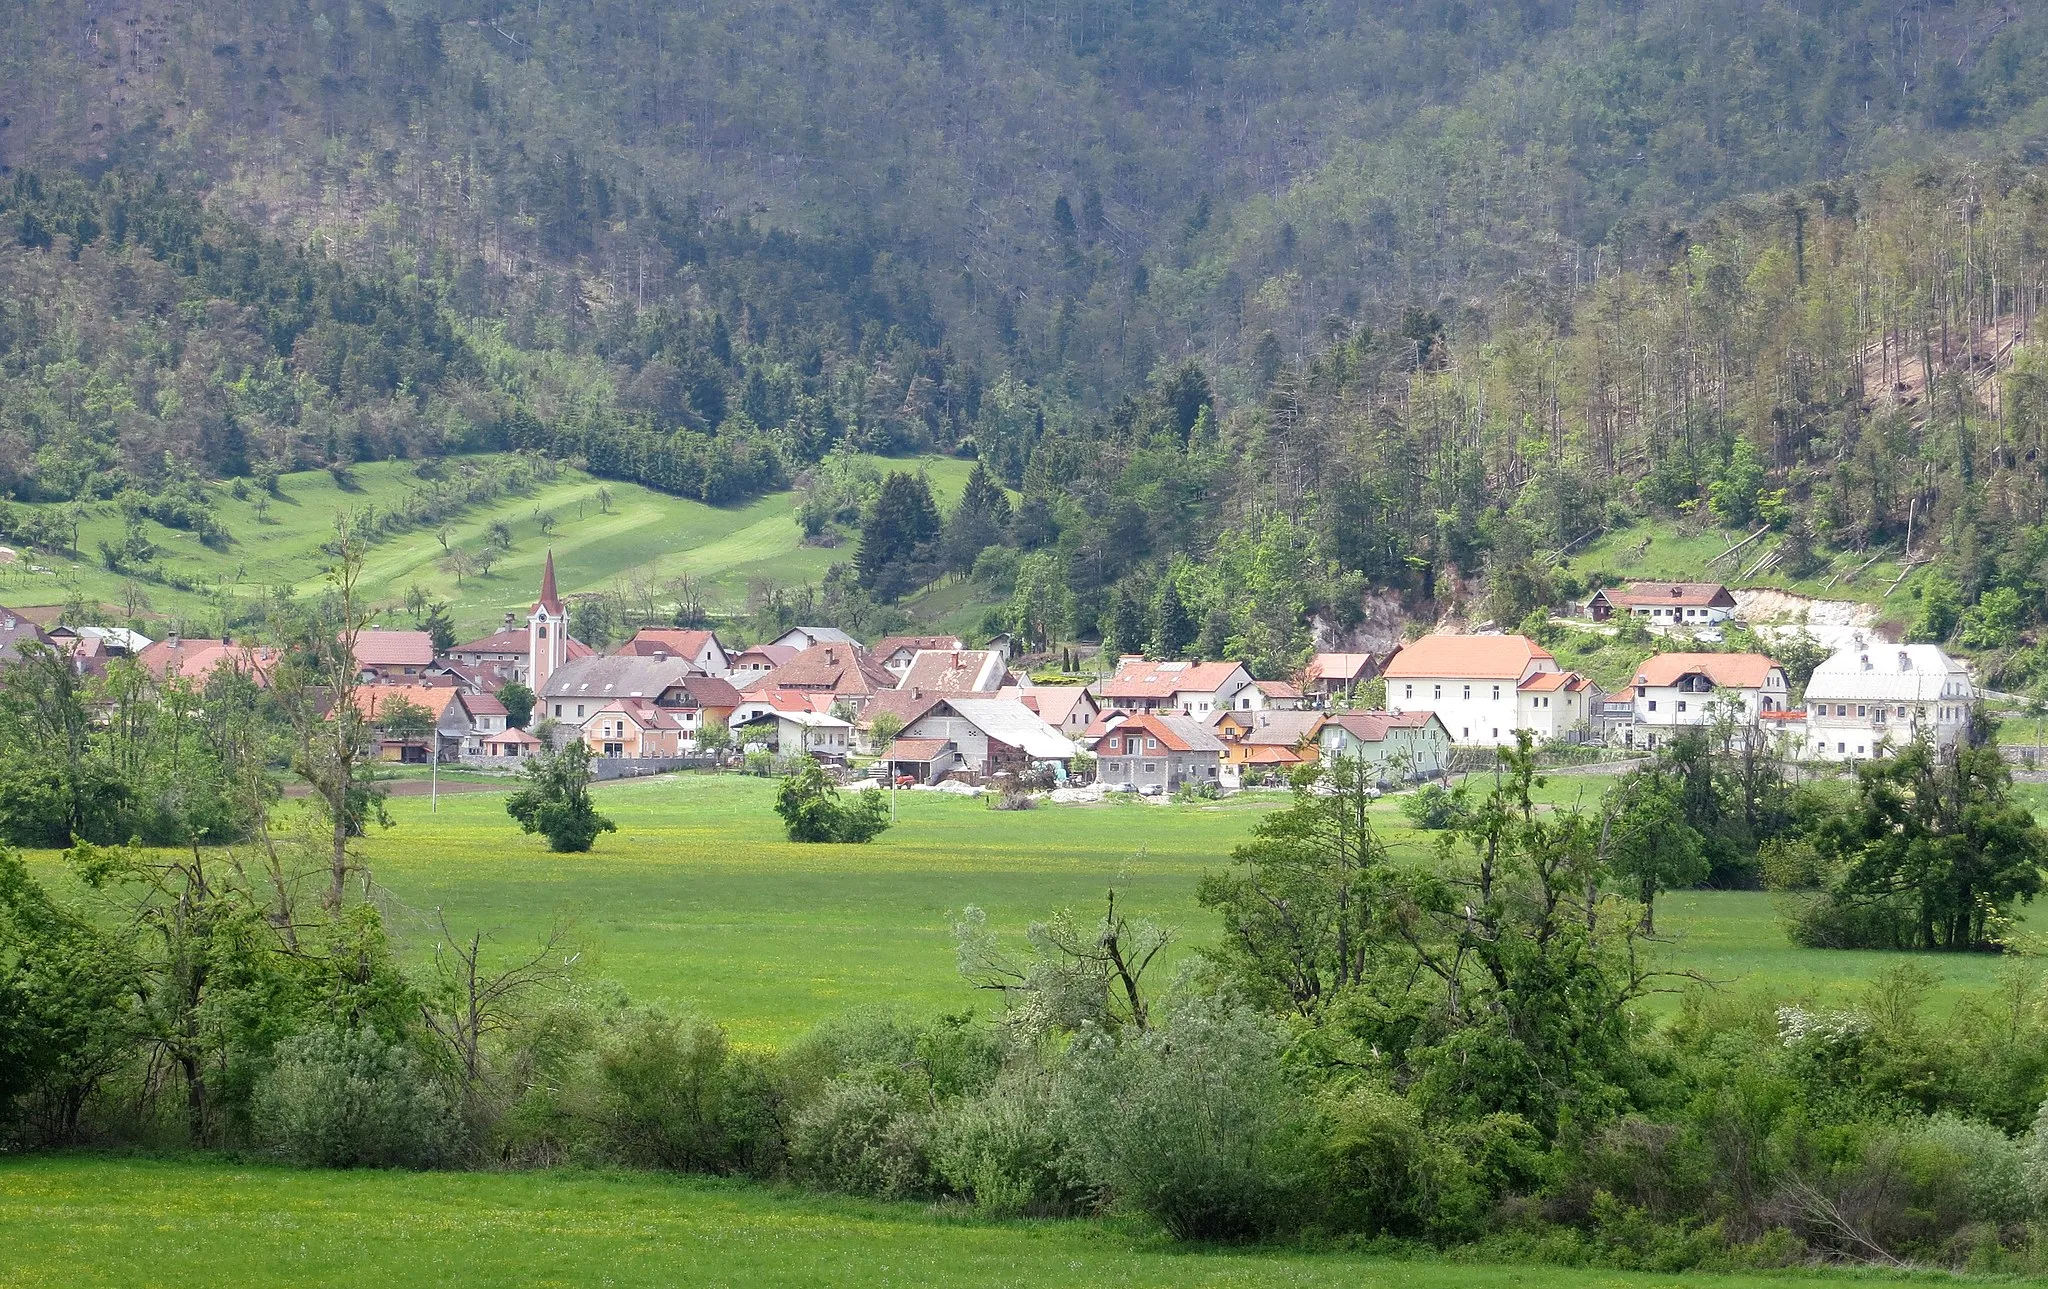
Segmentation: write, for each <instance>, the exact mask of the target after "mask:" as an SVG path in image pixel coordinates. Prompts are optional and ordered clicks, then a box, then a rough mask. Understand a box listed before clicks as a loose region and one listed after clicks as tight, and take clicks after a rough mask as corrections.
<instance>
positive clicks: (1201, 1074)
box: [1069, 1000, 1303, 1240]
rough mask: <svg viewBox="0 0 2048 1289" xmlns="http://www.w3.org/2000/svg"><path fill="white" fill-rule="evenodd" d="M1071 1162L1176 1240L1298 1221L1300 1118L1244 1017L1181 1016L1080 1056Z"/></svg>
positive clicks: (1229, 1012)
mask: <svg viewBox="0 0 2048 1289" xmlns="http://www.w3.org/2000/svg"><path fill="white" fill-rule="evenodd" d="M1072 1086H1073V1094H1072V1097H1071V1100H1070V1103H1069V1104H1070V1107H1071V1114H1072V1116H1073V1122H1074V1140H1075V1143H1076V1148H1077V1154H1078V1156H1079V1158H1080V1160H1081V1162H1082V1164H1083V1165H1084V1168H1085V1170H1086V1175H1087V1177H1088V1178H1089V1180H1091V1181H1092V1182H1095V1183H1096V1184H1098V1185H1100V1186H1101V1187H1103V1188H1104V1189H1105V1190H1107V1191H1108V1193H1109V1194H1110V1196H1111V1198H1112V1199H1113V1200H1114V1202H1116V1203H1118V1204H1121V1205H1124V1206H1127V1207H1129V1208H1132V1209H1134V1210H1136V1211H1138V1212H1141V1213H1144V1214H1146V1215H1148V1216H1150V1217H1152V1218H1153V1219H1155V1220H1156V1221H1158V1222H1159V1224H1160V1225H1162V1226H1164V1227H1165V1228H1166V1230H1167V1231H1168V1232H1169V1233H1171V1234H1172V1235H1173V1236H1174V1237H1175V1238H1176V1239H1182V1240H1239V1239H1246V1238H1250V1237H1254V1236H1259V1235H1263V1234H1266V1233H1269V1232H1272V1231H1276V1230H1279V1229H1281V1228H1282V1227H1285V1226H1287V1225H1289V1224H1290V1223H1292V1222H1294V1221H1296V1220H1298V1218H1299V1216H1300V1214H1299V1212H1298V1208H1297V1206H1296V1205H1295V1203H1294V1201H1295V1199H1296V1197H1297V1194H1298V1191H1299V1189H1300V1187H1299V1186H1298V1179H1297V1177H1296V1175H1295V1169H1296V1167H1297V1165H1296V1162H1295V1161H1297V1160H1298V1159H1299V1158H1300V1154H1299V1147H1300V1145H1301V1138H1302V1135H1303V1134H1302V1128H1303V1122H1302V1119H1303V1116H1302V1112H1301V1110H1300V1109H1299V1099H1298V1097H1297V1094H1296V1091H1295V1089H1294V1088H1293V1087H1292V1086H1291V1085H1290V1082H1289V1080H1288V1079H1287V1077H1286V1075H1285V1073H1284V1072H1283V1071H1282V1069H1281V1065H1280V1059H1279V1043H1278V1041H1277V1040H1276V1038H1275V1037H1274V1035H1273V1034H1272V1033H1271V1032H1270V1030H1269V1029H1268V1028H1267V1026H1266V1024H1265V1022H1264V1021H1262V1020H1261V1018H1259V1017H1258V1016H1256V1015H1254V1014H1253V1013H1251V1012H1248V1011H1244V1010H1241V1009H1237V1008H1234V1007H1231V1006H1229V1005H1227V1004H1223V1003H1218V1002H1215V1001H1212V1000H1200V1001H1194V1002H1189V1003H1184V1004H1182V1005H1181V1006H1180V1007H1179V1008H1178V1009H1177V1010H1176V1011H1175V1012H1174V1013H1173V1014H1172V1015H1171V1016H1170V1017H1169V1018H1168V1021H1167V1024H1166V1025H1165V1027H1164V1028H1160V1029H1153V1030H1150V1031H1147V1032H1144V1033H1138V1034H1132V1035H1130V1036H1128V1037H1126V1038H1125V1039H1124V1040H1123V1041H1122V1042H1112V1041H1111V1040H1110V1039H1109V1038H1108V1037H1107V1036H1104V1035H1099V1034H1098V1035H1096V1036H1095V1037H1094V1038H1093V1039H1092V1040H1084V1041H1083V1042H1082V1043H1080V1044H1078V1045H1077V1047H1076V1052H1075V1065H1074V1080H1073V1085H1072Z"/></svg>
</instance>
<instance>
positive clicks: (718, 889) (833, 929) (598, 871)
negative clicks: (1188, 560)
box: [364, 774, 2042, 1044]
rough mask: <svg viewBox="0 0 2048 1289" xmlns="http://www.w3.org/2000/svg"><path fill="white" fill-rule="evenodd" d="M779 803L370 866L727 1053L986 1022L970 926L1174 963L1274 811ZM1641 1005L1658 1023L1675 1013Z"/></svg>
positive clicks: (665, 807)
mask: <svg viewBox="0 0 2048 1289" xmlns="http://www.w3.org/2000/svg"><path fill="white" fill-rule="evenodd" d="M1605 783H1606V780H1605V779H1604V778H1602V777H1600V776H1597V775H1559V776H1556V777H1554V778H1552V779H1551V780H1550V783H1549V785H1548V787H1547V788H1546V789H1545V795H1546V797H1547V798H1548V799H1549V800H1551V801H1553V802H1556V803H1561V804H1575V803H1576V804H1586V805H1590V804H1591V803H1592V802H1593V801H1594V800H1596V799H1597V797H1598V795H1599V793H1600V792H1601V791H1602V789H1603V788H1604V786H1605ZM774 790H775V784H774V782H773V781H771V780H764V779H755V778H747V777H743V776H738V775H700V774H689V775H676V776H666V777H662V778H656V779H645V780H638V781H629V782H624V783H618V784H612V785H606V786H603V787H600V788H599V789H598V793H599V799H600V805H601V808H602V809H603V810H605V811H606V812H607V813H609V814H610V815H611V816H612V817H613V818H614V819H615V820H616V821H617V822H618V825H619V831H618V832H617V833H615V834H612V835H609V836H605V837H601V838H600V839H599V840H598V843H597V848H596V849H595V850H594V851H593V852H592V853H590V854H587V855H551V854H549V853H547V851H546V850H545V848H544V846H543V845H542V843H541V841H540V840H539V839H538V838H535V837H528V836H525V835H523V834H521V833H520V832H519V831H518V829H517V828H516V827H515V826H514V825H513V823H512V821H511V820H510V819H508V818H507V817H506V816H505V813H504V806H503V798H502V797H501V796H500V795H499V794H497V793H491V792H478V793H470V794H465V795H461V796H447V797H443V798H442V799H441V801H440V803H439V808H438V810H433V809H431V808H430V803H429V802H428V801H427V800H426V799H424V798H421V797H405V798H394V799H393V800H392V802H391V803H390V804H391V813H392V817H393V818H394V820H395V821H396V825H395V826H394V827H393V828H391V829H390V830H388V831H379V832H376V833H374V834H373V835H372V836H371V837H370V838H369V839H368V841H367V842H366V844H365V846H364V853H365V855H366V857H367V859H368V861H369V863H370V865H371V868H372V871H373V873H374V875H375V878H376V881H377V883H378V884H379V886H380V887H381V888H382V889H383V891H384V892H385V898H386V900H387V902H388V903H387V912H388V914H389V925H390V926H391V928H392V930H393V931H394V933H395V934H396V935H397V936H398V937H399V938H400V939H401V941H402V942H403V943H404V944H405V946H406V950H407V952H408V953H409V954H411V955H415V956H417V955H423V954H425V953H426V952H428V951H429V950H430V948H431V944H432V940H433V937H434V936H435V935H436V934H438V933H437V931H436V930H435V925H434V911H435V910H437V909H438V910H440V911H441V912H442V913H443V914H445V916H446V918H447V920H448V923H449V925H450V926H451V927H454V928H458V929H463V928H470V927H480V928H483V929H484V930H486V931H488V932H490V933H491V934H492V935H493V936H494V938H495V942H496V943H497V945H498V946H499V948H500V951H501V952H504V953H506V954H510V953H513V952H516V951H517V950H518V949H519V948H520V947H521V946H527V945H531V944H533V943H535V942H536V941H537V940H538V939H539V938H540V937H542V936H544V935H545V934H546V932H547V930H548V928H549V926H550V925H552V924H554V923H555V922H557V921H558V920H559V921H560V922H562V923H563V924H564V925H565V927H566V928H567V931H568V935H567V939H568V941H569V942H570V943H571V944H573V945H574V946H575V947H576V949H577V950H579V951H580V952H582V953H583V954H584V955H585V956H584V963H585V965H586V968H587V970H588V971H590V972H591V973H592V974H595V975H602V976H607V977H610V978H613V979H615V980H617V981H619V982H620V983H621V984H623V985H624V986H625V988H626V989H627V990H628V991H629V992H630V993H631V994H632V995H634V996H635V997H639V998H647V999H656V998H665V999H668V1000H670V1001H672V1002H677V1003H688V1004H692V1005H694V1006H696V1007H698V1008H699V1009H701V1010H702V1011H703V1012H705V1013H706V1014H708V1015H710V1016H712V1017H715V1018H717V1019H718V1020H720V1021H721V1022H723V1023H724V1024H726V1025H727V1026H728V1027H729V1028H730V1030H731V1031H732V1033H733V1036H734V1038H735V1039H736V1040H738V1041H741V1042H747V1043H767V1044H775V1043H779V1042H782V1041H785V1040H787V1039H788V1038H790V1037H791V1036H793V1035H794V1034H796V1033H798V1032H801V1031H802V1030H803V1029H804V1028H805V1027H807V1026H809V1025H811V1024H813V1023H815V1022H816V1021H818V1020H820V1019H822V1018H824V1017H825V1016H827V1015H830V1014H832V1013H834V1012H836V1011H840V1010H843V1009H846V1008H849V1007H858V1006H871V1005H890V1006H901V1007H905V1008H910V1009H914V1010H919V1011H927V1012H937V1011H945V1012H957V1011H964V1010H967V1009H969V1008H976V1007H979V1008H982V1009H986V1008H988V1007H989V1006H991V1005H992V1000H990V999H989V998H987V997H985V996H980V995H977V994H976V993H975V992H974V991H973V990H971V989H970V988H969V987H968V986H967V985H966V984H965V983H964V982H963V981H962V980H961V979H960V977H959V976H958V974H957V972H956V970H955V966H954V955H953V942H952V936H951V923H952V919H953V918H954V916H955V915H956V914H957V913H958V912H959V910H960V909H961V908H962V907H964V906H966V905H969V904H974V905H978V906H980V907H982V908H983V909H985V910H987V912H988V914H989V918H990V920H991V923H992V925H994V926H996V927H998V928H1000V929H1002V930H1003V931H1004V932H1006V933H1010V934H1020V933H1021V932H1022V930H1023V929H1024V928H1025V927H1026V926H1027V925H1028V924H1029V923H1030V922H1031V921H1032V920H1033V919H1035V918H1042V917H1044V916H1046V915H1048V914H1050V913H1052V912H1054V911H1056V910H1058V909H1062V908H1072V909H1074V910H1076V911H1077V913H1084V914H1085V913H1090V912H1092V911H1093V910H1095V909H1097V908H1099V907H1100V905H1101V901H1102V899H1103V896H1104V893H1105V891H1106V890H1107V889H1108V888H1109V887H1110V886H1112V885H1113V886H1115V887H1116V889H1117V891H1118V899H1119V902H1120V904H1121V905H1122V906H1123V907H1124V908H1125V909H1127V910H1128V911H1130V912H1131V913H1132V914H1134V915H1140V916H1146V917H1150V918H1152V919H1154V920H1156V921H1158V922H1161V923H1164V924H1166V925H1168V926H1171V927H1174V928H1176V929H1177V931H1178V933H1179V943H1178V946H1177V948H1178V951H1179V952H1180V953H1181V954H1183V955H1185V954H1186V953H1188V952H1190V951H1192V950H1194V949H1197V948H1199V947H1201V946H1203V945H1206V944H1210V943H1212V942H1213V940H1214V937H1215V931H1216V922H1215V917H1214V915H1213V914H1211V913H1209V912H1208V911H1206V910H1204V909H1202V908H1200V907H1199V906H1198V905H1197V904H1196V902H1195V884H1196V882H1197V880H1198V879H1199V878H1200V876H1201V874H1202V873H1203V872H1205V871H1208V870H1211V869H1216V868H1220V867H1222V866H1223V865H1225V864H1226V863H1228V860H1229V855H1230V851H1231V849H1232V847H1234V846H1236V845H1237V844H1238V843H1239V842H1241V841H1243V840H1244V839H1245V838H1246V837H1247V836H1249V834H1250V833H1251V830H1252V828H1253V827H1254V826H1255V825H1256V823H1257V821H1258V819H1259V818H1260V817H1261V816H1262V815H1263V814H1265V813H1266V812H1267V811H1269V810H1271V809H1273V808H1275V807H1276V806H1277V805H1279V804H1280V803H1281V802H1282V801H1283V800H1284V794H1280V793H1260V794H1247V795H1244V796H1240V797H1236V798H1233V799H1230V800H1227V801H1224V802H1220V803H1208V804H1166V805H1151V804H1140V803H1137V802H1135V801H1130V802H1126V803H1121V804H1104V805H1099V806H1045V807H1042V808H1040V809H1038V810H1034V811H1028V812H998V811H991V810H989V809H987V808H986V807H985V806H984V805H983V804H982V803H981V802H979V801H976V800H967V799H961V798H957V797H951V796H946V795H943V794H938V793H928V792H908V791H906V792H901V793H898V794H897V808H898V814H899V817H900V821H899V823H898V824H897V826H896V827H895V828H893V829H892V830H890V831H889V832H886V833H884V834H883V835H882V836H881V838H880V839H878V840H877V841H875V842H873V843H871V844H869V845H866V846H799V845H793V844H791V843H789V842H786V841H784V840H783V838H782V832H781V827H780V821H779V820H778V819H777V818H776V817H775V815H774V813H773V795H774ZM2033 804H2036V805H2040V804H2042V803H2041V802H2033ZM1375 809H1376V810H1377V812H1378V816H1379V818H1378V822H1379V824H1380V826H1381V828H1382V829H1383V833H1384V835H1385V836H1386V837H1387V838H1388V839H1389V841H1390V842H1391V844H1392V845H1393V846H1394V848H1395V850H1396V853H1397V854H1399V855H1406V856H1410V857H1420V856H1423V855H1425V854H1426V853H1427V848H1428V847H1429V846H1430V845H1432V844H1434V843H1433V839H1432V838H1431V837H1430V836H1429V835H1427V834H1420V833H1417V832H1415V831H1414V830H1413V829H1411V828H1410V827H1408V825H1407V822H1406V820H1405V819H1404V818H1403V816H1402V815H1401V813H1400V811H1399V808H1398V805H1397V804H1396V802H1395V801H1391V800H1390V801H1386V802H1382V803H1380V804H1379V805H1378V806H1377V807H1376V808H1375ZM1658 929H1659V931H1660V933H1661V934H1662V935H1663V936H1664V937H1665V940H1666V944H1665V946H1664V950H1663V952H1664V953H1665V955H1666V959H1667V964H1668V965H1669V966H1671V967H1672V968H1674V969H1684V970H1692V971H1697V972H1699V973H1700V974H1701V975H1704V976H1706V977H1707V978H1709V979H1711V980H1713V981H1716V982H1717V983H1718V984H1719V985H1720V986H1721V987H1723V988H1728V989H1737V990H1751V989H1754V990H1760V991H1766V992H1768V993H1770V994H1771V995H1772V996H1774V997H1781V998H1801V997H1812V998H1816V999H1823V1000H1827V999H1832V1000H1837V1001H1839V1000H1842V999H1844V998H1846V997H1847V996H1848V995H1849V994H1850V993H1852V992H1853V991H1854V990H1855V989H1856V988H1857V987H1859V986H1860V985H1861V984H1862V983H1863V982H1865V981H1867V980H1869V979H1870V978H1871V977H1873V976H1874V975H1876V974H1877V973H1878V972H1880V971H1882V970H1883V969H1884V968H1885V967H1886V966H1888V965H1891V964H1893V963H1896V962H1900V961H1905V960H1909V959H1910V960H1911V961H1913V962H1915V963H1917V964H1919V965H1920V966H1921V967H1923V968H1924V969H1926V970H1928V971H1929V972H1931V973H1933V974H1934V975H1935V976H1936V977H1937V978H1938V979H1940V980H1941V981H1942V988H1941V989H1940V990H1939V994H1941V995H1944V996H1947V997H1949V998H1953V997H1954V996H1955V994H1956V993H1957V992H1959V991H1961V990H1965V989H1975V988H1987V987H1989V986H1991V985H1993V984H1994V983H1995V982H1996V980H1997V979H1998V976H1999V973H2000V970H2001V967H2002V961H2001V960H2000V959H1998V958H1995V957H1991V956H1988V955H1974V954H1964V955H1941V954H1919V955H1903V954H1891V953H1876V952H1871V953H1865V952H1839V951H1821V950H1812V949H1802V948H1798V947H1796V946H1794V945H1792V944H1791V943H1790V942H1788V941H1787V940H1786V938H1785V935H1784V932H1783V930H1782V928H1781V927H1780V925H1779V922H1778V916H1777V909H1776V906H1775V904H1774V897H1773V896H1771V895H1769V894H1767V893H1763V892H1749V891H1741V892H1732V891H1681V892H1676V893H1673V894H1670V895H1667V896H1665V897H1664V898H1663V899H1662V900H1660V901H1659V905H1658ZM1648 1005H1649V1006H1651V1007H1652V1008H1654V1009H1657V1010H1660V1011H1661V1010H1665V1009H1667V1008H1669V1007H1670V1006H1672V1005H1674V999H1673V997H1672V996H1669V995H1665V996H1660V997H1657V998H1653V999H1651V1000H1650V1001H1649V1004H1648Z"/></svg>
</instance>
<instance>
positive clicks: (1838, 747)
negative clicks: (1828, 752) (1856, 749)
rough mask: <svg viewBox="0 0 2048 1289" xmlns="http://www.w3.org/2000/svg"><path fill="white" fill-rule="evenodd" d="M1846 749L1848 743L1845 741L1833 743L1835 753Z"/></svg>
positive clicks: (1847, 748)
mask: <svg viewBox="0 0 2048 1289" xmlns="http://www.w3.org/2000/svg"><path fill="white" fill-rule="evenodd" d="M1848 750H1849V745H1848V744H1847V743H1837V744H1835V751H1836V753H1837V754H1840V753H1843V752H1847V751H1848Z"/></svg>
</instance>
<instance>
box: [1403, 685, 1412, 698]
mask: <svg viewBox="0 0 2048 1289" xmlns="http://www.w3.org/2000/svg"><path fill="white" fill-rule="evenodd" d="M1401 689H1402V691H1403V692H1402V694H1401V697H1403V698H1413V697H1415V686H1413V685H1403V686H1401Z"/></svg>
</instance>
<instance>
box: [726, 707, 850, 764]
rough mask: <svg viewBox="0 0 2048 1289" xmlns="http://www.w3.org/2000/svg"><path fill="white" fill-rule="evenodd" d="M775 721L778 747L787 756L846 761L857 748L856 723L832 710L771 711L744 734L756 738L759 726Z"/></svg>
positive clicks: (745, 736)
mask: <svg viewBox="0 0 2048 1289" xmlns="http://www.w3.org/2000/svg"><path fill="white" fill-rule="evenodd" d="M771 720H772V721H773V722H774V730H775V734H774V739H775V744H774V746H775V750H776V751H777V752H780V753H782V754H783V755H784V756H813V757H816V758H818V759H819V760H821V761H844V760H845V759H846V754H847V753H848V752H849V751H851V750H852V748H853V722H852V721H846V720H841V719H840V718H839V717H837V716H834V715H832V714H830V713H829V712H803V711H768V712H764V713H761V714H760V715H758V716H756V717H754V718H753V719H752V720H751V721H750V722H748V724H749V725H750V726H752V727H753V728H750V729H748V730H747V732H746V733H744V734H742V735H741V736H740V737H741V738H744V739H746V740H748V741H749V742H752V741H753V737H754V731H755V729H760V728H765V727H766V726H767V724H768V722H769V721H771Z"/></svg>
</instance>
